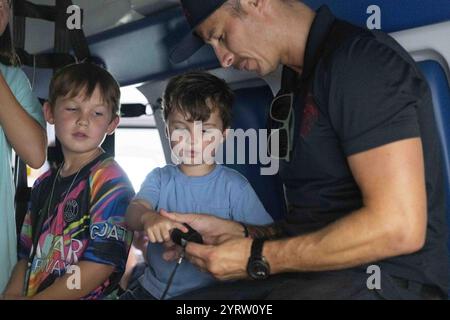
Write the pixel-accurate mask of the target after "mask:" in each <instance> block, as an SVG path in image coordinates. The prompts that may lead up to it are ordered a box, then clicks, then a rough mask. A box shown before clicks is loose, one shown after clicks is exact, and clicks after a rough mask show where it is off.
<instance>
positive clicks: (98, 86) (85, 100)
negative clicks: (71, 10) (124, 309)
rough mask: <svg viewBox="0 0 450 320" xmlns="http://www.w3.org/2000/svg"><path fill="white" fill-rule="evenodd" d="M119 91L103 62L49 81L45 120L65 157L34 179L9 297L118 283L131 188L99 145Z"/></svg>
mask: <svg viewBox="0 0 450 320" xmlns="http://www.w3.org/2000/svg"><path fill="white" fill-rule="evenodd" d="M119 99H120V91H119V87H118V85H117V82H116V81H115V80H114V78H113V77H112V76H111V75H110V74H109V73H108V72H107V71H105V70H104V69H102V68H100V67H98V66H95V65H92V64H89V63H82V64H74V65H70V66H68V67H65V68H64V69H62V70H60V71H59V72H57V73H56V74H55V76H54V78H53V80H52V82H51V84H50V96H49V102H48V103H46V104H45V105H44V113H45V116H46V120H47V121H48V122H49V123H50V124H54V125H55V132H56V136H57V138H58V139H59V141H60V142H61V146H62V151H63V154H64V162H63V163H62V164H61V166H59V167H58V168H56V169H55V170H50V171H48V172H46V173H44V174H43V175H42V176H41V177H40V178H39V179H38V180H37V181H36V183H35V185H34V187H33V190H32V194H31V204H30V210H29V212H28V214H27V216H26V218H25V222H24V225H23V228H22V233H21V236H20V242H19V262H18V263H17V265H16V267H15V269H14V272H13V274H12V276H11V278H10V281H9V284H8V286H7V289H6V291H5V296H6V297H7V298H8V297H10V298H15V297H16V298H19V297H21V298H31V299H99V298H102V297H104V296H105V295H106V294H108V293H109V292H110V291H111V290H112V289H114V287H115V286H116V285H117V283H118V281H119V280H120V277H121V275H122V273H123V271H124V268H125V263H126V259H127V255H128V250H129V247H130V244H131V238H132V234H131V233H130V232H129V231H128V230H127V229H126V225H125V222H124V214H125V211H126V208H127V206H128V203H129V201H130V199H131V198H132V197H133V195H134V191H133V188H132V186H131V184H130V182H129V180H128V178H127V176H126V174H125V173H124V172H123V170H122V169H121V168H120V167H119V165H118V164H117V163H116V162H115V161H114V159H113V158H112V157H110V156H109V155H107V154H106V153H104V151H103V150H102V149H101V148H100V145H101V143H102V142H103V140H104V138H105V136H106V135H107V134H112V133H113V131H114V130H115V128H116V127H117V125H118V123H119V117H118V115H117V113H118V108H119Z"/></svg>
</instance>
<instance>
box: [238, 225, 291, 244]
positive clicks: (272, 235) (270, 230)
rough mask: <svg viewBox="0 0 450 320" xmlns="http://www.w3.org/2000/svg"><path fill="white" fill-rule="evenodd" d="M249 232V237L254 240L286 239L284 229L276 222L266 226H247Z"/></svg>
mask: <svg viewBox="0 0 450 320" xmlns="http://www.w3.org/2000/svg"><path fill="white" fill-rule="evenodd" d="M246 227H247V230H248V236H249V237H250V238H253V239H257V238H265V239H271V240H273V239H280V238H282V237H284V233H283V229H282V228H281V224H280V223H279V222H274V223H272V224H269V225H265V226H253V225H252V226H250V225H246Z"/></svg>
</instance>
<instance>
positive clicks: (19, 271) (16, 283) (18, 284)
mask: <svg viewBox="0 0 450 320" xmlns="http://www.w3.org/2000/svg"><path fill="white" fill-rule="evenodd" d="M26 270H27V261H26V260H25V259H22V260H19V262H17V264H16V266H15V267H14V270H13V272H12V274H11V277H10V278H9V282H8V285H7V286H6V289H5V291H4V292H3V296H4V298H6V299H9V298H12V299H14V298H20V297H22V290H23V282H24V279H25V272H26Z"/></svg>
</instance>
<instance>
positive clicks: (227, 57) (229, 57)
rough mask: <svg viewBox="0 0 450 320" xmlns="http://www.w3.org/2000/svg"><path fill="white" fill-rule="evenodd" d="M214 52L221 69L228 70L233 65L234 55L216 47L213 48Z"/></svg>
mask: <svg viewBox="0 0 450 320" xmlns="http://www.w3.org/2000/svg"><path fill="white" fill-rule="evenodd" d="M214 51H215V53H216V56H217V58H218V59H219V62H220V64H221V66H222V67H223V68H229V67H231V66H232V65H233V63H234V55H233V54H232V53H231V52H230V51H228V50H226V49H223V48H219V47H218V46H215V47H214Z"/></svg>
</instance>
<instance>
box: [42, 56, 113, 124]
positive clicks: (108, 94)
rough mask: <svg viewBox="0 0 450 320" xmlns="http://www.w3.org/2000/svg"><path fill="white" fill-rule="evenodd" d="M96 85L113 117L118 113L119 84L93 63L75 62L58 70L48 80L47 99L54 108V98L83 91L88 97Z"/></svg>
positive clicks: (73, 95)
mask: <svg viewBox="0 0 450 320" xmlns="http://www.w3.org/2000/svg"><path fill="white" fill-rule="evenodd" d="M97 86H98V88H99V90H100V94H101V97H102V99H103V103H105V104H106V105H107V106H108V107H109V108H111V111H112V115H113V117H114V116H116V115H118V114H119V105H120V87H119V84H118V83H117V81H116V80H115V79H114V77H113V76H112V75H111V74H110V73H109V72H108V71H106V70H105V69H103V68H102V67H100V66H98V65H96V64H93V63H88V62H83V63H75V64H71V65H68V66H66V67H63V68H62V69H60V70H58V71H57V72H56V73H55V75H54V76H53V78H52V81H51V82H50V93H49V99H48V100H49V103H50V105H51V106H52V108H54V106H55V103H56V100H57V99H58V98H60V97H67V98H74V97H76V96H78V95H79V94H80V92H83V93H84V94H85V97H86V98H87V99H89V98H90V97H91V96H92V94H93V92H94V91H95V88H97Z"/></svg>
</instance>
